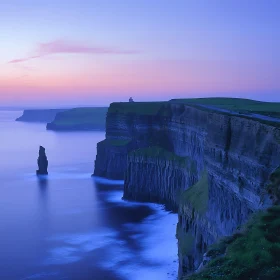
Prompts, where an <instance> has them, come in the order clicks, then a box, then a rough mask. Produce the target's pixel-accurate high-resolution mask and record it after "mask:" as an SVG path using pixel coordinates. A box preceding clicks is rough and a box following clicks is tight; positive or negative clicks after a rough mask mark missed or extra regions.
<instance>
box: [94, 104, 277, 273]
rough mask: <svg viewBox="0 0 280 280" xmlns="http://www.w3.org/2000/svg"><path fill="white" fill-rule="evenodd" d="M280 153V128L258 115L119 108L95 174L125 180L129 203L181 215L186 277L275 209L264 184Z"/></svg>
mask: <svg viewBox="0 0 280 280" xmlns="http://www.w3.org/2000/svg"><path fill="white" fill-rule="evenodd" d="M279 155H280V130H279V128H278V125H277V124H275V123H273V122H271V121H267V120H265V119H261V118H259V117H257V116H255V115H254V116H252V115H250V116H249V115H246V114H238V113H234V112H231V111H225V110H224V111H223V110H218V109H217V110H216V109H213V108H212V107H211V108H210V107H208V108H206V107H205V106H200V105H199V104H190V103H186V104H184V103H178V102H176V101H173V102H158V103H146V104H145V103H133V104H130V103H112V104H111V106H110V108H109V110H108V113H107V120H106V139H105V140H104V141H102V142H100V143H99V144H98V146H97V157H96V164H95V170H94V175H96V176H102V177H107V178H112V179H124V198H126V199H132V200H145V201H147V200H148V201H154V202H160V203H165V204H166V205H167V206H168V207H170V208H171V209H173V210H175V211H178V225H177V233H176V235H177V238H178V255H179V275H180V276H181V275H186V274H188V273H191V272H193V271H195V270H197V269H198V268H199V266H200V265H201V262H202V259H203V254H204V253H205V251H206V250H207V248H208V247H209V245H211V244H212V243H213V242H215V241H216V240H217V239H218V238H219V237H222V236H228V235H231V234H232V233H233V232H234V231H235V230H236V228H237V227H238V226H240V225H242V224H244V223H245V222H246V221H247V220H248V217H249V216H250V214H251V213H253V212H255V211H256V210H258V209H260V208H263V207H266V206H267V205H270V204H271V201H270V199H269V195H268V194H266V191H265V185H266V184H267V182H268V178H269V175H270V174H271V172H272V171H273V170H274V169H275V168H277V167H278V166H279V165H280V156H279ZM263 197H265V198H266V197H268V199H265V202H262V203H261V199H262V198H263ZM174 234H175V232H174Z"/></svg>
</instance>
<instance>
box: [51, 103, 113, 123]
mask: <svg viewBox="0 0 280 280" xmlns="http://www.w3.org/2000/svg"><path fill="white" fill-rule="evenodd" d="M107 111H108V108H106V107H95V108H75V109H71V110H67V111H65V112H61V113H58V114H57V115H56V118H55V119H54V121H53V122H52V124H54V125H56V126H65V127H67V126H77V125H90V126H96V127H98V128H101V127H103V128H105V123H106V114H107Z"/></svg>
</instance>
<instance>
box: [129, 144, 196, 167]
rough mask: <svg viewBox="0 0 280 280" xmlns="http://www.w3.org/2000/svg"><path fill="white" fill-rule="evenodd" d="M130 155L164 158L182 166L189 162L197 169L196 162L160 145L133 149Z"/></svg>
mask: <svg viewBox="0 0 280 280" xmlns="http://www.w3.org/2000/svg"><path fill="white" fill-rule="evenodd" d="M130 155H137V156H144V157H151V158H161V159H162V158H163V159H166V160H169V161H175V162H177V163H178V164H179V165H181V166H182V167H186V166H188V163H191V169H195V168H196V167H195V165H194V162H192V161H191V162H190V159H189V158H188V157H180V156H178V155H176V154H174V153H172V152H170V151H168V150H165V149H163V148H162V147H159V146H151V147H147V148H141V149H137V150H133V151H132V152H130Z"/></svg>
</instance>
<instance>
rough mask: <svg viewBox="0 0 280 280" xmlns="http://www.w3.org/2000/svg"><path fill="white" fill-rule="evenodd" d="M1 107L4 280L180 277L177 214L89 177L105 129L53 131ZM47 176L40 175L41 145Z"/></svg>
mask: <svg viewBox="0 0 280 280" xmlns="http://www.w3.org/2000/svg"><path fill="white" fill-rule="evenodd" d="M19 115H21V112H9V111H0V133H1V141H0V143H1V145H0V221H1V227H0V248H1V251H0V279H5V280H29V279H30V280H32V279H35V280H36V279H47V280H58V279H63V280H67V279H68V280H72V279H73V280H78V279H79V280H83V279H91V280H92V279H95V280H99V279H102V280H104V279H108V280H110V279H112V280H119V279H120V280H122V279H124V280H126V279H128V280H130V279H133V280H138V279H139V280H140V279H145V280H150V279H161V280H164V279H176V275H177V265H178V264H177V242H176V238H175V232H176V230H175V228H176V223H177V215H176V214H173V213H170V212H167V211H165V210H164V208H163V206H161V205H156V204H151V203H138V202H128V201H124V200H122V188H123V185H122V184H123V182H122V181H110V180H106V179H103V178H91V173H92V172H93V168H94V159H95V155H96V143H97V142H98V141H100V140H102V139H103V138H104V137H105V135H104V134H105V133H103V132H52V131H46V130H45V125H44V124H33V123H21V122H15V121H14V119H15V118H16V117H18V116H19ZM40 145H42V146H44V147H45V148H46V154H47V157H48V160H49V176H46V177H44V176H43V177H40V178H37V177H36V176H35V171H36V169H37V157H38V151H39V146H40Z"/></svg>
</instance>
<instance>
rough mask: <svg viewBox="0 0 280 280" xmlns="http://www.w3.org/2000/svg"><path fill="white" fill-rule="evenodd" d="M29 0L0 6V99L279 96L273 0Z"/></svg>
mask: <svg viewBox="0 0 280 280" xmlns="http://www.w3.org/2000/svg"><path fill="white" fill-rule="evenodd" d="M3 2H4V3H3ZM34 2H35V1H29V0H21V1H20V0H17V1H16V0H12V1H2V2H1V3H0V18H1V25H0V33H1V35H2V36H1V37H2V38H3V39H1V53H0V105H3V106H10V105H23V106H64V105H65V106H67V105H76V104H83V105H86V104H88V105H108V104H109V103H111V102H113V101H118V100H119V101H126V100H127V99H128V97H129V96H133V97H134V99H135V100H139V101H143V100H169V99H171V98H180V97H181V98H186V97H196V96H199V97H200V96H233V97H244V98H255V99H260V100H268V101H276V100H278V101H280V79H279V73H280V54H279V47H280V36H279V28H278V26H279V24H280V22H279V21H280V19H279V9H280V3H279V2H278V1H276V0H275V1H274V0H270V1H265V0H257V1H242V0H238V1H234V0H229V1H219V0H210V1H203V0H198V1H195V0H174V1H167V0H143V1H125V0H115V1H109V0H92V1H86V0H85V1H78V0H77V1H73V0H72V1H59V3H58V1H55V0H50V1H43V0H42V1H36V3H34Z"/></svg>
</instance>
